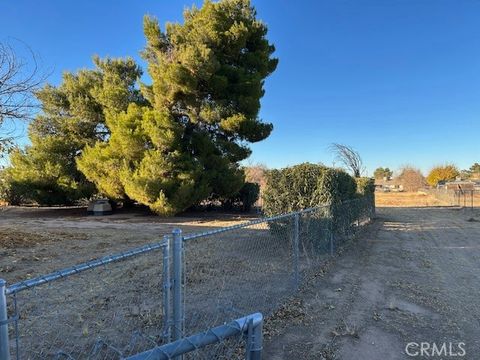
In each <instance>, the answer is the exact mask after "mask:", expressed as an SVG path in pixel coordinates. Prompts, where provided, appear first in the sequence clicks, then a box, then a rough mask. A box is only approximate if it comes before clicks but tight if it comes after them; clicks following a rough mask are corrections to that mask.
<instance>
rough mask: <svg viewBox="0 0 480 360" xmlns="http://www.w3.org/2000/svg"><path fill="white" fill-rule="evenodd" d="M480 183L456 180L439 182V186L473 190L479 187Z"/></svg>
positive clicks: (450, 188) (449, 188)
mask: <svg viewBox="0 0 480 360" xmlns="http://www.w3.org/2000/svg"><path fill="white" fill-rule="evenodd" d="M479 186H480V185H479V184H477V182H475V181H470V180H455V181H447V182H441V183H440V182H439V183H438V186H437V187H438V188H440V189H442V188H443V189H446V190H457V191H458V190H459V191H471V190H475V189H478V187H479Z"/></svg>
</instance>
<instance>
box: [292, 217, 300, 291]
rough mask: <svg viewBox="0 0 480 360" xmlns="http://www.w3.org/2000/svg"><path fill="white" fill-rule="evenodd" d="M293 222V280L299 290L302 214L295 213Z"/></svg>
mask: <svg viewBox="0 0 480 360" xmlns="http://www.w3.org/2000/svg"><path fill="white" fill-rule="evenodd" d="M293 219H294V223H293V242H292V246H293V281H294V284H295V290H298V287H299V283H300V270H299V239H300V214H299V213H296V214H295V215H294V218H293Z"/></svg>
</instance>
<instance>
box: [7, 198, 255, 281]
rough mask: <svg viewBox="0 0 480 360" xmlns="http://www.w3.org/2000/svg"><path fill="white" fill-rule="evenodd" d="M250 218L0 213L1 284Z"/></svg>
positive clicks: (29, 211)
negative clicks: (175, 231)
mask: <svg viewBox="0 0 480 360" xmlns="http://www.w3.org/2000/svg"><path fill="white" fill-rule="evenodd" d="M253 217H254V216H253V215H247V216H245V215H238V214H222V213H217V212H211V213H205V214H201V215H199V214H198V213H196V214H186V215H185V216H179V217H175V218H169V219H165V218H160V217H158V216H155V215H151V214H148V213H145V212H142V211H137V212H133V213H122V212H119V213H117V214H115V215H111V216H102V217H95V216H86V211H85V209H84V208H70V209H65V208H40V209H39V208H23V207H8V208H0V278H3V279H5V280H6V281H7V283H8V284H12V283H14V282H17V281H20V280H24V279H27V278H31V277H35V276H39V275H44V274H46V273H49V272H51V271H54V270H59V269H62V268H64V267H67V266H71V265H74V264H78V263H80V262H84V261H88V260H92V259H95V258H98V257H101V256H104V255H109V254H112V253H117V252H120V251H124V250H128V249H131V248H133V247H137V246H141V245H145V244H148V243H152V242H156V241H160V240H161V239H162V237H163V235H165V234H168V233H171V231H172V230H173V229H174V228H177V227H178V228H181V229H182V230H183V231H184V233H197V232H203V231H208V230H211V229H215V228H218V227H223V226H230V225H234V224H238V223H241V222H244V221H248V220H251V219H252V218H253Z"/></svg>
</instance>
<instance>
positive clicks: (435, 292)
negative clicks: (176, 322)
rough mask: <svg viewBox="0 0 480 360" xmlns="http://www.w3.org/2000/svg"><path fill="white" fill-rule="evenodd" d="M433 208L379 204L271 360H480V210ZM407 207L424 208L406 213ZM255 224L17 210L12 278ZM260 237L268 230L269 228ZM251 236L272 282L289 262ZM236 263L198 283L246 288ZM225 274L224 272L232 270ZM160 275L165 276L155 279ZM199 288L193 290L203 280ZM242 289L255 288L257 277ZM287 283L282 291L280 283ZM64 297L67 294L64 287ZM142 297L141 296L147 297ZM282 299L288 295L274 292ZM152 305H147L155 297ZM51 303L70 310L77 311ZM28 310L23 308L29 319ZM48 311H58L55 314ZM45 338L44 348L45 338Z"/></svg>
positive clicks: (148, 283) (212, 216) (9, 222)
mask: <svg viewBox="0 0 480 360" xmlns="http://www.w3.org/2000/svg"><path fill="white" fill-rule="evenodd" d="M430 201H432V204H433V199H430V198H429V197H428V196H426V195H421V194H409V193H382V194H377V205H380V204H385V203H388V205H389V206H390V207H380V208H378V209H377V219H376V220H375V222H374V223H373V224H371V225H369V226H367V227H366V228H365V230H363V232H362V233H361V234H360V235H359V236H357V238H356V239H355V240H352V241H351V242H349V243H347V245H345V247H344V248H342V249H341V251H340V252H339V253H338V254H337V255H336V256H335V257H332V258H330V259H329V260H327V261H325V262H322V263H324V265H323V266H322V267H319V268H318V272H317V276H316V277H314V278H313V279H311V280H310V281H309V283H308V284H307V285H306V286H304V287H303V289H302V291H301V292H300V294H299V295H298V296H296V297H295V298H293V299H292V300H291V301H290V302H288V303H287V304H286V305H285V306H284V307H282V308H280V309H278V310H277V311H275V312H274V315H273V316H271V317H269V318H268V319H267V321H266V324H265V344H264V345H265V346H264V347H265V357H264V358H265V359H273V360H276V359H294V358H296V359H315V360H317V359H319V360H321V359H328V360H331V359H345V360H350V359H360V360H361V359H369V360H375V359H379V360H380V359H382V360H383V359H409V358H411V357H407V355H406V354H405V346H406V345H407V344H408V343H410V342H416V343H421V342H428V343H429V344H431V343H433V342H435V343H436V344H437V345H438V346H441V345H442V344H443V343H446V344H447V346H449V344H450V343H451V344H452V345H451V347H452V348H453V351H455V350H457V351H458V347H456V346H457V345H458V343H459V342H464V343H465V344H466V345H465V348H466V352H467V356H466V357H464V358H467V359H472V358H475V355H476V354H477V353H478V352H480V340H479V339H478V333H479V329H480V310H479V309H480V300H479V296H478V291H477V289H478V288H479V287H480V277H479V276H478V275H479V273H480V245H479V244H478V243H477V242H478V239H480V209H478V208H477V209H474V210H471V209H463V210H462V209H458V208H455V207H427V205H428V204H429V203H430ZM407 204H409V205H410V206H412V204H413V205H416V206H417V207H402V206H407ZM394 205H395V206H396V207H393V206H394ZM251 218H252V216H246V217H242V216H238V215H228V214H227V215H225V214H223V215H221V216H219V214H218V213H209V214H206V215H205V216H198V214H191V215H189V214H187V215H186V216H183V217H176V218H173V219H162V218H159V217H156V216H152V215H149V214H146V213H142V212H138V213H130V214H124V213H118V214H116V215H113V216H107V217H87V216H85V215H84V209H79V208H72V209H62V210H59V209H25V208H7V209H4V210H3V211H2V212H1V213H0V277H1V278H4V279H6V280H7V282H8V283H10V284H11V283H13V282H16V281H19V280H23V279H25V278H30V277H33V276H37V275H42V274H45V273H48V272H51V271H53V270H56V269H60V268H63V267H66V266H70V265H72V264H77V263H79V262H82V261H87V260H90V259H93V258H98V257H100V256H103V255H107V254H111V253H115V252H118V251H122V250H127V249H130V248H132V247H136V246H140V245H144V244H147V243H151V242H153V241H155V240H159V239H161V237H162V236H163V235H164V234H167V233H170V232H171V230H172V229H173V228H175V227H180V228H182V229H183V230H184V232H185V233H195V232H201V231H205V230H210V229H213V228H217V227H221V226H228V225H232V224H237V223H239V222H243V221H246V220H249V219H251ZM255 231H265V230H264V229H263V230H262V229H261V228H258V229H255ZM240 235H242V236H244V237H246V239H244V240H242V241H251V242H252V243H251V245H250V247H249V249H250V250H251V252H253V253H255V254H256V256H257V258H256V259H255V261H256V262H255V263H253V264H254V265H255V266H256V269H257V270H261V271H257V273H259V272H260V273H265V274H267V271H266V270H264V269H263V266H264V265H263V262H262V261H261V260H262V259H266V258H269V257H272V256H273V255H276V256H277V257H278V258H279V259H282V257H281V256H280V255H281V254H280V253H281V249H279V248H278V247H275V246H274V245H273V244H271V245H268V246H263V245H262V246H260V245H261V243H256V242H255V241H254V239H255V238H258V235H255V236H256V237H254V236H250V235H251V233H250V234H248V233H246V232H245V231H242V232H234V233H233V234H232V236H234V237H236V238H237V239H240ZM209 241H211V242H212V246H209V247H205V246H202V249H203V250H202V251H204V252H205V254H204V255H205V256H198V254H200V252H199V251H197V252H193V253H194V257H195V262H198V261H200V262H202V261H203V260H202V259H207V258H208V259H209V258H210V257H211V256H212V255H211V252H212V251H213V250H212V249H214V248H215V246H214V245H213V244H215V243H217V244H219V243H218V241H216V238H211V239H210V240H209ZM202 244H205V242H204V243H202ZM192 246H193V245H192ZM217 246H218V245H217ZM207 248H208V249H207ZM187 250H188V249H187ZM272 251H273V252H272ZM277 253H278V254H277ZM188 254H189V253H188V252H187V260H188V256H190V255H188ZM190 254H192V252H190ZM202 254H203V253H202ZM219 254H220V253H219ZM222 254H223V253H222ZM236 254H237V253H236V252H235V251H234V248H232V254H231V256H229V257H227V260H228V259H235V260H236V262H232V261H231V260H229V261H228V263H229V264H230V265H231V266H232V268H227V267H218V266H215V267H212V265H211V264H210V263H211V262H212V261H210V262H208V263H205V264H203V263H202V264H203V266H202V267H199V266H197V265H198V264H196V265H195V266H196V267H195V269H197V270H195V272H192V274H193V276H195V277H198V278H199V279H204V278H205V277H206V276H207V275H208V274H210V273H211V272H212V271H213V269H216V268H219V271H221V272H222V274H223V276H224V277H225V276H227V275H228V276H231V277H232V278H233V277H235V278H236V277H237V276H236V274H238V272H239V269H240V268H241V266H245V264H246V263H245V261H246V260H245V259H244V260H242V259H240V258H238V257H237V256H236ZM279 254H280V255H279ZM250 257H251V256H250ZM143 258H144V257H142V259H140V258H139V260H138V262H137V263H132V265H130V266H129V268H128V271H132V272H134V273H135V274H137V275H138V277H139V278H138V279H137V280H136V281H135V284H133V285H135V286H137V285H136V284H142V286H143V287H145V289H147V288H148V289H151V288H158V284H157V282H158V281H159V279H160V277H161V274H160V273H159V272H158V270H159V267H158V266H157V265H156V264H158V258H156V255H155V254H153V255H152V256H151V257H149V258H147V259H146V260H143ZM285 259H287V258H286V257H285ZM140 260H141V261H140ZM210 260H211V259H210ZM214 263H217V265H218V264H219V263H220V258H218V259H216V260H215V261H214ZM187 264H188V261H187ZM147 265H148V266H147ZM122 266H124V265H122ZM149 269H150V270H151V269H157V270H156V271H155V272H152V271H150V270H149ZM117 270H118V271H117ZM117 270H116V269H115V268H113V269H109V271H110V273H111V274H114V275H115V276H110V277H109V278H111V279H112V281H116V282H117V283H113V282H112V283H107V282H105V281H104V280H101V281H100V282H99V286H101V287H103V288H105V293H108V289H109V286H114V287H115V289H116V288H118V281H125V287H124V288H123V289H124V290H123V291H122V296H123V292H125V289H130V288H132V289H133V290H135V289H137V288H136V287H135V286H133V285H132V284H131V282H132V281H131V278H130V280H129V283H127V282H126V281H127V280H128V279H129V278H126V279H127V280H125V276H124V275H125V269H124V268H122V267H120V266H119V268H118V269H117ZM273 270H274V269H273ZM273 270H272V271H273ZM149 271H150V272H149ZM242 271H243V270H242ZM245 271H246V270H245ZM246 273H247V272H246ZM214 275H215V274H214ZM132 276H133V275H132ZM191 276H192V275H191ZM211 278H214V279H218V278H219V277H217V276H215V277H213V276H211ZM84 280H85V282H81V281H80V282H79V283H78V287H79V288H81V287H83V286H88V288H89V289H92V290H96V288H94V285H93V284H92V281H91V278H87V277H86V278H85V279H84ZM187 280H188V281H187V285H188V286H190V282H191V281H192V278H187ZM240 280H241V281H242V283H243V282H245V284H250V285H251V284H252V281H251V279H249V278H247V277H245V278H243V279H240ZM247 280H248V281H247ZM261 280H262V279H261V278H259V281H261ZM202 281H205V280H202ZM278 283H281V282H275V284H278ZM87 284H88V285H87ZM202 285H205V283H202ZM220 285H221V286H223V287H224V289H223V290H224V291H223V293H224V295H225V296H226V297H228V296H231V294H230V293H229V290H228V289H229V288H228V287H226V285H225V284H220V283H215V286H217V290H216V291H217V292H218V288H219V286H220ZM272 285H273V283H272ZM54 286H58V287H60V286H61V283H59V284H58V285H54ZM95 286H96V285H95ZM235 286H236V285H235ZM137 287H138V286H137ZM200 288H202V289H203V288H209V289H210V288H212V287H211V286H202V287H200ZM53 290H55V288H46V289H40V290H39V291H38V292H37V293H35V295H41V294H42V291H44V293H45V294H52V293H54V292H53ZM133 290H132V291H133ZM137 290H138V289H137ZM137 290H135V294H139V292H138V291H137ZM188 291H192V290H188ZM195 291H196V290H195ZM281 291H282V289H279V292H281ZM77 293H78V292H77ZM270 293H272V294H276V293H275V292H273V291H270ZM61 294H62V296H64V298H65V299H71V298H73V297H74V296H75V295H74V294H75V291H74V289H69V290H68V291H64V292H63V293H61ZM135 294H134V293H132V294H128V296H135ZM145 294H146V295H145V296H147V295H148V294H149V293H148V291H145ZM195 295H196V296H195V297H193V296H192V297H191V298H192V299H199V298H200V299H202V298H201V297H200V295H202V296H204V298H205V299H209V298H210V295H211V294H210V293H209V292H205V294H203V293H201V294H200V295H199V294H198V293H196V294H195ZM125 296H127V295H125ZM249 296H250V295H249ZM160 297H161V293H158V294H156V296H155V298H156V299H158V298H160ZM155 298H154V299H155ZM260 298H261V296H258V297H257V299H255V297H254V296H252V299H251V301H250V302H249V303H248V306H252V307H254V305H255V302H256V301H259V299H260ZM51 301H56V302H58V304H55V305H59V304H61V303H62V302H64V301H65V300H64V299H52V300H51ZM113 301H117V302H118V303H123V297H121V296H120V295H118V297H117V298H116V299H115V298H113V297H112V296H110V295H109V296H107V295H105V296H104V295H103V294H102V296H98V294H97V295H96V297H95V304H93V303H92V304H91V305H90V308H91V309H90V308H89V310H91V311H96V312H98V311H100V310H98V309H102V310H103V309H104V310H105V313H111V312H110V310H109V308H108V306H112V305H108V303H109V302H110V303H112V302H113ZM149 301H150V302H149ZM151 301H152V299H151V298H150V297H149V298H148V299H147V298H146V297H145V298H143V299H138V301H137V300H136V302H135V304H136V303H141V304H143V305H144V306H146V310H145V309H137V307H136V305H134V304H133V303H132V304H133V306H132V304H129V307H128V309H126V310H125V311H127V312H129V313H130V318H129V319H130V320H128V321H129V322H133V321H134V320H132V319H135V321H140V320H142V321H143V320H144V319H143V318H142V316H140V315H142V314H143V312H145V311H148V312H150V313H152V309H155V311H157V312H158V311H159V309H158V307H159V306H158V303H155V304H152V303H151ZM157 302H158V301H157ZM273 302H274V299H272V303H273ZM25 304H26V303H25ZM25 304H22V305H24V306H23V307H25ZM187 305H188V304H187ZM187 307H188V306H187ZM45 308H54V307H53V306H50V304H46V305H45ZM27 310H28V309H27ZM144 310H145V311H144ZM47 315H48V316H52V318H55V316H58V314H55V313H52V314H47ZM154 315H155V316H161V314H156V313H155V314H154ZM46 318H47V319H48V317H46V315H45V314H42V317H39V319H41V320H42V321H45V319H46ZM84 320H85V319H82V318H81V317H79V318H78V319H69V320H68V323H69V324H77V323H82V322H85V321H84ZM112 321H113V320H112ZM66 323H67V321H66ZM104 325H105V324H103V325H102V326H104ZM112 326H113V322H112ZM80 330H81V332H83V333H84V335H85V336H87V335H89V334H90V333H92V332H93V331H94V330H95V324H92V323H90V324H88V326H85V327H83V326H82V327H80ZM81 335H82V334H80V335H79V336H81ZM37 337H38V338H41V334H39V335H37ZM413 350H415V349H413ZM474 354H475V355H474ZM433 358H438V359H440V358H443V359H448V358H449V357H448V356H443V357H433Z"/></svg>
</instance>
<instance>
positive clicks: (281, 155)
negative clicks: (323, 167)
mask: <svg viewBox="0 0 480 360" xmlns="http://www.w3.org/2000/svg"><path fill="white" fill-rule="evenodd" d="M193 3H194V1H193V0H168V1H167V0H156V1H154V0H134V1H132V0H116V1H114V0H96V1H94V0H82V1H79V0H77V1H70V0H69V1H66V0H42V1H38V0H28V1H27V0H15V1H8V0H0V40H8V39H9V38H10V39H11V38H17V39H20V40H22V41H24V42H25V43H27V44H28V45H29V46H30V47H32V48H33V50H34V51H35V52H36V53H37V54H39V56H40V57H41V60H42V65H43V66H44V68H45V69H48V70H51V71H52V74H51V76H50V77H49V82H51V83H53V84H58V83H59V81H60V78H61V74H62V72H63V71H64V70H76V69H78V68H82V67H91V60H90V59H91V56H92V55H93V54H98V55H100V56H105V55H110V56H126V55H131V56H133V57H135V58H137V59H138V60H139V61H140V63H141V64H142V65H143V66H144V67H145V64H144V63H143V62H142V61H141V59H140V57H139V55H138V54H139V51H140V50H141V49H142V47H143V46H144V37H143V34H142V17H143V15H144V14H147V13H148V14H151V15H154V16H156V17H157V18H158V19H159V20H160V23H161V24H164V23H165V22H166V21H181V20H182V11H183V9H184V8H185V7H186V6H190V5H192V4H193ZM196 3H197V4H200V3H201V2H199V1H196ZM253 4H254V5H255V6H256V8H257V11H258V16H259V18H261V19H262V20H264V21H265V22H266V23H267V24H268V26H269V35H268V37H269V39H270V41H271V42H273V43H274V44H275V46H276V48H277V51H276V54H275V55H276V56H277V57H278V58H279V59H280V63H279V66H278V68H277V71H276V72H275V73H274V74H273V75H272V76H271V77H270V78H268V79H267V82H266V95H265V97H264V98H263V100H262V110H261V117H262V118H263V119H264V120H266V121H271V122H273V124H274V127H275V128H274V131H273V133H272V135H271V136H270V137H269V138H268V139H267V140H265V141H263V142H261V143H258V144H255V145H253V147H252V148H253V155H252V157H251V158H250V160H249V162H253V163H256V162H261V163H264V164H266V165H268V166H269V167H281V166H285V165H292V164H295V163H300V162H304V161H310V162H324V163H326V164H332V156H331V154H330V153H329V151H328V146H329V144H330V143H332V142H340V143H345V144H349V145H352V146H353V147H355V148H356V149H357V150H358V151H359V152H360V153H361V154H362V156H363V158H364V161H365V163H366V166H367V169H368V171H369V172H370V173H372V171H373V169H375V168H376V167H377V166H388V167H390V168H394V169H395V168H398V167H399V166H401V165H403V164H413V165H416V166H418V167H420V168H421V169H422V170H424V171H427V170H428V169H429V168H430V167H431V166H432V165H435V164H439V163H444V162H453V163H455V164H457V165H458V166H459V167H460V168H468V167H469V166H470V165H471V164H472V163H473V162H475V161H477V162H480V151H479V150H480V141H479V139H480V121H479V120H480V119H479V117H480V1H479V0H448V1H447V0H375V1H373V0H328V1H326V0H315V1H314V0H308V1H306V0H300V1H291V0H253Z"/></svg>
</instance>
